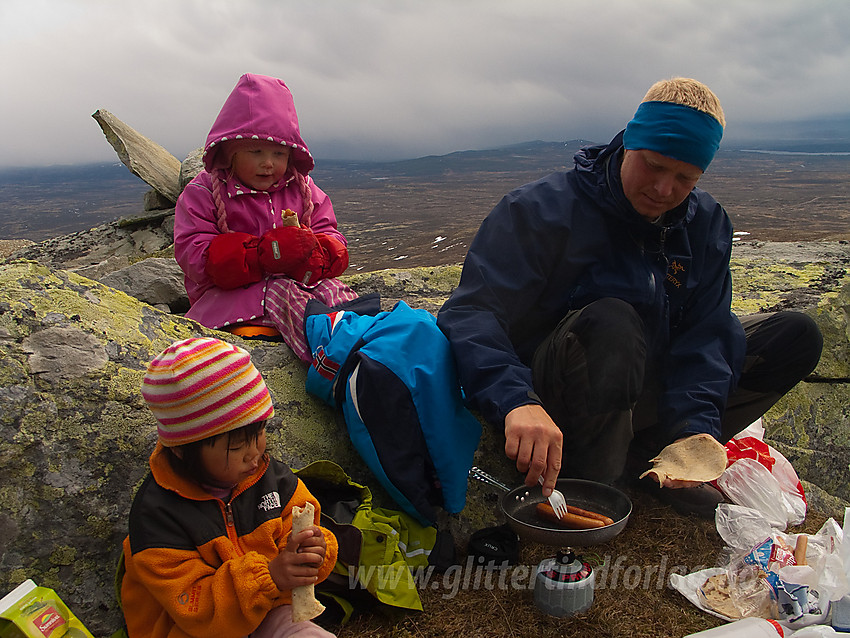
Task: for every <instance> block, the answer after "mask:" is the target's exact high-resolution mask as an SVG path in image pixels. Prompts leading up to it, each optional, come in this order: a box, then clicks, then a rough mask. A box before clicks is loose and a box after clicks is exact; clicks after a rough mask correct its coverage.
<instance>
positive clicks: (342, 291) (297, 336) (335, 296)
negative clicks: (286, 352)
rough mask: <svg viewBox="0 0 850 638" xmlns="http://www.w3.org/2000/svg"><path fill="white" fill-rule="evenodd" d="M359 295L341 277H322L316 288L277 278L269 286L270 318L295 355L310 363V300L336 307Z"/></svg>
mask: <svg viewBox="0 0 850 638" xmlns="http://www.w3.org/2000/svg"><path fill="white" fill-rule="evenodd" d="M356 298H357V293H355V292H354V291H353V290H352V289H351V288H349V287H348V286H346V285H345V284H344V283H342V282H341V281H340V280H339V279H322V280H321V281H320V282H319V283H318V284H316V285H315V286H313V287H312V288H304V287H303V286H301V284H299V283H298V282H297V281H295V280H294V279H288V278H277V277H275V278H273V279H271V280H270V281H269V283H268V286H267V288H266V318H267V319H270V320H271V322H272V323H273V324H274V326H275V328H277V330H278V332H280V336H281V337H283V340H284V342H286V344H287V345H288V346H289V347H290V348H292V351H293V352H294V353H295V355H296V356H297V357H298V358H299V359H301V361H306V362H310V361H312V360H313V355H312V353H311V352H310V346H309V344H308V343H307V336H306V335H305V334H304V313H305V311H306V309H307V302H308V301H310V299H318V300H319V301H321V302H322V303H324V304H325V305H326V306H330V307H331V308H332V307H334V306H338V305H339V304H341V303H344V302H346V301H351V300H352V299H356Z"/></svg>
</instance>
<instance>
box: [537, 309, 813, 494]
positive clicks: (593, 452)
mask: <svg viewBox="0 0 850 638" xmlns="http://www.w3.org/2000/svg"><path fill="white" fill-rule="evenodd" d="M741 323H742V325H743V327H744V332H745V334H746V337H747V352H746V358H745V361H744V367H743V373H742V376H741V379H740V382H739V383H738V387H737V389H736V390H735V391H734V392H733V393H732V394H731V395H730V396H729V398H728V400H727V403H726V410H725V412H724V414H723V417H722V421H721V427H722V434H721V437H720V442H721V443H725V442H726V441H728V440H729V439H731V438H732V437H733V436H734V435H735V434H737V433H738V432H740V431H741V430H743V429H744V428H746V427H747V426H748V425H749V424H750V423H752V422H753V421H755V420H756V419H758V418H759V417H760V416H762V415H763V414H764V413H765V412H766V411H767V410H768V409H769V408H770V407H771V406H772V405H773V404H774V403H776V402H777V401H778V400H779V398H780V397H782V396H783V395H784V394H785V393H786V392H788V391H789V390H790V389H791V388H793V387H794V386H795V385H796V384H797V383H798V382H799V381H800V380H802V379H803V378H804V377H805V376H806V375H808V374H809V373H810V372H811V371H812V370H814V368H815V366H816V365H817V363H818V360H819V359H820V353H821V349H822V348H823V337H822V336H821V333H820V330H819V329H818V327H817V325H816V324H815V322H814V321H813V320H812V319H811V318H810V317H808V316H807V315H804V314H802V313H799V312H791V311H782V312H777V313H771V314H757V315H750V316H748V317H744V318H742V319H741ZM531 368H532V373H533V376H534V388H535V390H536V392H537V394H538V395H539V396H540V398H541V400H542V402H543V407H544V408H545V409H546V411H547V412H548V413H549V415H550V416H551V417H552V419H553V420H554V421H555V423H557V424H558V426H559V427H560V428H561V430H562V431H563V433H564V449H563V450H564V451H563V462H562V465H561V476H569V477H576V478H587V479H592V480H596V481H601V482H605V483H611V482H613V481H614V480H616V479H618V478H619V477H620V476H621V475H622V474H623V473H624V471H626V473H627V474H629V475H631V474H633V473H638V472H640V471H641V470H642V469H645V468H647V467H649V464H648V459H649V458H651V457H652V456H654V455H655V454H657V453H658V452H659V451H660V450H661V448H663V447H664V446H665V445H667V444H669V443H671V442H672V441H671V440H665V435H664V434H663V433H662V432H661V428H660V426H659V425H658V415H657V409H656V404H657V399H658V392H659V385H658V382H659V379H658V378H657V376H658V374H657V373H653V372H652V371H650V370H649V369H648V366H647V347H646V339H645V335H644V327H643V322H642V321H641V319H640V317H639V316H638V314H637V312H636V311H635V310H634V308H632V306H630V305H629V304H628V303H626V302H624V301H621V300H619V299H613V298H605V299H600V300H599V301H596V302H594V303H592V304H589V305H588V306H586V307H584V308H582V309H581V310H576V311H572V312H570V313H569V314H568V315H567V316H566V317H564V319H563V320H562V321H561V322H560V323H559V324H558V326H557V327H556V328H555V330H554V331H553V332H552V333H551V334H550V335H549V336H548V337H547V338H546V339H545V340H544V341H543V343H541V344H540V346H539V347H538V349H537V351H536V352H535V354H534V359H533V362H532V366H531ZM668 436H669V435H668ZM630 450H631V454H630ZM627 459H628V460H629V467H628V468H627V467H626V465H627Z"/></svg>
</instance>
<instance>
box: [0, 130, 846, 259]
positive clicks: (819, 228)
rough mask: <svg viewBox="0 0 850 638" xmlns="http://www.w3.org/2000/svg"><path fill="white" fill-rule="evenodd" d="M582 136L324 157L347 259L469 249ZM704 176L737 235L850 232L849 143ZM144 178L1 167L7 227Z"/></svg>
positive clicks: (28, 227)
mask: <svg viewBox="0 0 850 638" xmlns="http://www.w3.org/2000/svg"><path fill="white" fill-rule="evenodd" d="M588 143H589V142H587V141H585V140H572V141H569V142H528V143H524V144H518V145H514V146H509V147H505V148H500V149H495V150H484V151H463V152H457V153H451V154H449V155H441V156H429V157H423V158H418V159H413V160H406V161H398V162H350V161H338V160H326V161H323V160H321V158H319V159H318V160H317V167H316V169H315V171H314V172H313V177H314V179H315V181H316V183H317V184H318V185H319V186H320V187H321V188H322V189H323V190H325V191H326V192H327V193H328V195H329V196H330V197H331V200H332V201H333V202H334V208H335V210H336V213H337V218H338V221H339V226H340V229H341V230H342V231H343V233H344V234H345V235H346V237H347V238H348V241H349V249H350V254H351V271H372V270H380V269H384V268H408V267H413V266H436V265H442V264H454V263H460V262H462V261H463V257H464V255H465V254H466V251H467V248H468V246H469V242H470V241H471V240H472V238H473V236H474V235H475V232H476V230H477V229H478V226H479V225H480V223H481V221H482V220H483V219H484V217H485V216H486V215H487V213H488V212H489V211H490V210H491V209H492V207H493V206H494V205H495V204H496V203H497V202H498V201H499V199H500V198H501V197H502V196H503V195H504V194H505V193H507V192H508V191H510V190H512V189H514V188H516V187H517V186H520V185H521V184H524V183H527V182H529V181H533V180H535V179H539V178H541V177H543V176H545V175H547V174H549V173H550V172H552V171H556V170H564V169H565V168H566V167H571V166H572V164H573V159H572V158H573V155H574V154H575V152H576V151H577V150H578V149H579V148H580V147H581V146H583V145H586V144H588ZM700 186H701V187H702V188H704V189H706V190H708V191H709V192H710V193H712V195H714V196H715V197H716V198H717V199H718V200H719V201H720V202H721V203H722V204H723V205H724V206H725V208H726V210H727V211H728V212H729V215H730V217H731V218H732V222H733V224H734V226H735V229H736V231H737V232H739V233H741V234H740V235H739V237H740V238H741V239H742V240H761V241H794V240H796V241H804V240H805V241H808V240H817V239H832V240H836V239H850V154H848V153H811V152H809V153H782V152H766V151H747V150H742V149H728V150H727V149H724V150H721V151H720V152H719V153H718V155H717V157H716V158H715V160H714V162H713V163H712V165H711V167H710V168H709V170H708V172H707V173H706V174H705V175H704V176H703V178H702V180H701V181H700ZM147 190H148V186H147V185H146V184H145V183H144V182H142V180H140V179H139V178H137V177H135V176H133V175H132V174H130V172H129V171H128V170H127V169H126V168H125V167H124V166H123V165H121V164H119V163H114V164H99V165H89V166H76V167H48V168H43V169H29V170H25V169H16V170H14V171H12V170H7V171H3V172H0V239H28V240H32V241H36V242H38V241H42V240H45V239H49V238H51V237H56V236H60V235H64V234H68V233H72V232H76V231H80V230H87V229H89V228H92V227H94V226H97V225H99V224H102V223H105V222H108V221H112V220H115V219H118V218H121V217H133V216H138V215H139V214H141V213H142V209H143V197H144V193H145V192H146V191H147Z"/></svg>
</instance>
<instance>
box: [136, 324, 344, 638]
mask: <svg viewBox="0 0 850 638" xmlns="http://www.w3.org/2000/svg"><path fill="white" fill-rule="evenodd" d="M142 395H143V396H144V398H145V400H146V401H147V404H148V406H149V407H150V409H151V411H152V412H153V414H154V416H155V417H156V418H157V420H158V422H159V423H158V427H157V430H158V434H159V440H158V442H157V445H156V449H155V450H154V452H153V454H152V455H151V458H150V467H151V474H149V475H148V476H147V477H146V478H145V480H144V482H143V483H142V485H141V487H140V488H139V491H138V493H137V494H136V497H135V499H134V500H133V506H132V508H131V510H130V533H129V535H128V536H127V538H126V539H125V541H124V558H125V564H126V574H125V576H124V580H123V583H122V594H121V595H122V603H123V608H124V617H125V619H126V621H127V629H128V633H129V635H130V636H131V637H132V638H137V637H141V636H151V637H161V636H162V637H164V636H216V637H218V638H227V637H233V638H241V637H244V636H251V637H254V638H257V637H260V636H262V637H264V638H265V637H272V636H274V637H282V636H294V635H297V636H299V637H311V636H319V637H327V636H333V634H330V633H328V632H327V631H325V630H324V629H322V628H321V627H319V626H318V625H316V624H314V623H312V622H311V621H305V622H299V623H293V622H292V617H291V612H292V606H291V602H292V589H293V588H294V587H298V586H302V585H311V584H314V583H316V582H319V581H321V580H324V579H325V578H326V577H327V576H328V574H329V573H330V571H331V570H332V569H333V566H334V564H335V562H336V556H337V543H336V538H335V537H334V535H333V534H332V533H331V532H330V531H328V530H326V529H324V528H322V527H319V526H318V522H319V503H318V501H317V500H316V499H315V498H314V497H313V496H312V494H310V492H309V491H308V490H307V488H306V486H305V485H304V483H302V482H301V480H300V479H298V478H297V477H296V476H295V475H294V474H293V473H292V471H291V470H290V469H289V467H287V466H286V465H285V464H283V463H281V462H280V461H277V460H275V459H272V458H270V457H269V455H268V454H267V453H266V434H265V425H266V421H267V420H268V419H269V418H271V416H272V415H273V414H274V408H273V407H272V402H271V397H270V396H269V392H268V389H267V388H266V385H265V383H264V382H263V379H262V377H261V375H260V373H259V371H258V370H257V369H256V368H255V367H254V365H253V364H252V363H251V358H250V356H249V355H248V353H247V352H246V351H245V350H243V349H241V348H239V347H237V346H233V345H231V344H228V343H225V342H223V341H219V340H218V339H210V338H193V339H187V340H185V341H179V342H176V343H174V344H173V345H171V346H170V347H169V348H167V349H166V350H165V351H164V352H162V353H161V354H160V355H159V356H157V357H156V358H155V359H154V360H153V361H152V362H151V363H150V365H149V366H148V370H147V373H146V374H145V378H144V382H143V385H142ZM307 502H310V503H312V504H313V506H314V507H315V510H316V513H315V523H316V524H315V525H314V526H313V527H311V528H308V529H307V530H304V531H303V532H301V533H299V534H296V535H292V534H291V531H292V508H293V507H294V506H304V505H305V504H306V503H307Z"/></svg>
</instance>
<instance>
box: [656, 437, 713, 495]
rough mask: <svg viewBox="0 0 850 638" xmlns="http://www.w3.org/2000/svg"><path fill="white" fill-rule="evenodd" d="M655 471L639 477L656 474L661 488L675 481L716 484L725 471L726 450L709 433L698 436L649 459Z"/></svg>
mask: <svg viewBox="0 0 850 638" xmlns="http://www.w3.org/2000/svg"><path fill="white" fill-rule="evenodd" d="M650 463H652V469H649V470H647V471H646V472H644V473H643V474H641V475H640V478H643V477H644V476H647V475H648V474H654V475H655V477H656V478H657V479H658V484H659V485H661V484H662V483H664V481H665V480H666V479H668V478H669V479H671V480H674V481H699V482H701V483H705V482H706V481H713V480H715V479H717V478H719V477H720V475H721V474H723V471H724V470H725V469H726V448H725V447H723V446H722V445H720V443H718V441H717V439H715V438H714V437H713V436H711V435H710V434H695V435H693V436H689V437H688V438H686V439H681V440H679V441H676V442H675V443H671V444H670V445H668V446H667V447H665V448H664V449H663V450H661V452H660V453H659V455H658V456H656V457H655V458H654V459H650Z"/></svg>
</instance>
